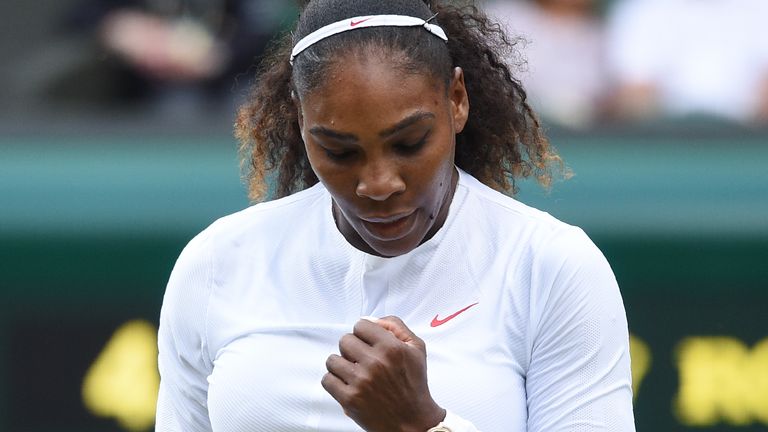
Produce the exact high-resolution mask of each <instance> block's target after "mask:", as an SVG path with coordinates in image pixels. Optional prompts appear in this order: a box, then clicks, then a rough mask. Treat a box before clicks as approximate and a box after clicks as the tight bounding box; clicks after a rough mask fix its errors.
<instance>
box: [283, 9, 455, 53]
mask: <svg viewBox="0 0 768 432" xmlns="http://www.w3.org/2000/svg"><path fill="white" fill-rule="evenodd" d="M433 18H434V16H433V17H432V18H430V19H429V20H426V21H425V20H423V19H421V18H416V17H411V16H405V15H371V16H359V17H354V18H346V19H343V20H341V21H337V22H335V23H333V24H328V25H327V26H325V27H321V28H319V29H317V30H315V31H313V32H312V33H310V34H308V35H307V36H305V37H304V38H302V39H301V40H300V41H299V42H298V43H297V44H296V46H294V47H293V51H292V52H291V58H290V60H289V61H290V62H291V64H293V59H295V58H296V56H297V55H299V54H300V53H301V52H302V51H304V50H305V49H307V48H309V47H311V46H312V45H314V44H316V43H318V42H320V41H321V40H323V39H325V38H328V37H331V36H333V35H337V34H339V33H343V32H345V31H349V30H357V29H361V28H367V27H424V28H425V29H426V30H427V31H429V32H430V33H432V34H433V35H435V36H437V37H439V38H440V39H442V40H444V41H446V42H447V41H448V36H447V35H446V34H445V31H443V29H442V28H440V26H437V25H435V24H430V23H429V21H430V20H432V19H433Z"/></svg>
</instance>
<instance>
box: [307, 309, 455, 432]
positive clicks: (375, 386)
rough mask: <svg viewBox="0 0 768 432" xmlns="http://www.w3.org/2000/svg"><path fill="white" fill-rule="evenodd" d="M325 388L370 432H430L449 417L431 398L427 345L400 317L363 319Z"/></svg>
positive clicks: (333, 358) (331, 364)
mask: <svg viewBox="0 0 768 432" xmlns="http://www.w3.org/2000/svg"><path fill="white" fill-rule="evenodd" d="M339 351H340V353H341V355H340V356H339V355H336V354H331V355H330V356H329V357H328V360H327V361H326V368H327V369H328V373H327V374H325V376H323V380H322V385H323V388H325V390H326V391H327V392H328V393H330V395H331V396H333V398H334V399H336V401H337V402H338V403H339V404H340V405H341V407H342V408H343V409H344V413H345V414H346V415H347V416H349V417H350V418H351V419H352V420H354V421H355V423H357V424H358V425H360V427H362V428H363V429H365V430H366V431H368V432H377V431H382V432H392V431H402V432H411V431H413V432H425V431H426V430H428V429H429V428H431V427H433V426H435V425H437V424H438V423H439V422H441V421H442V420H443V419H444V418H445V410H444V409H442V408H440V407H439V406H438V405H437V403H435V401H434V400H433V399H432V396H431V395H430V394H429V388H428V386H427V350H426V346H425V344H424V341H422V340H421V339H419V337H418V336H416V335H415V334H413V332H411V330H410V329H409V328H408V327H407V326H406V325H405V324H404V323H403V322H402V321H401V320H400V319H399V318H397V317H386V318H381V319H379V320H378V321H377V322H376V323H373V322H371V321H368V320H366V319H362V320H360V321H358V322H357V324H355V327H354V329H353V332H352V333H351V334H346V335H344V336H343V337H342V338H341V340H340V341H339Z"/></svg>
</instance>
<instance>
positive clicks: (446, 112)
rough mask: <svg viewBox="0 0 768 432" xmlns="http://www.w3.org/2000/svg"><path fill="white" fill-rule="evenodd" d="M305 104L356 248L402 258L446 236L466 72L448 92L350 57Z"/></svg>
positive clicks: (377, 59) (313, 146)
mask: <svg viewBox="0 0 768 432" xmlns="http://www.w3.org/2000/svg"><path fill="white" fill-rule="evenodd" d="M298 105H299V108H300V110H299V114H300V115H299V125H300V128H301V133H302V137H303V139H304V144H305V147H306V151H307V155H308V157H309V162H310V164H311V165H312V169H313V170H314V172H315V174H317V177H318V178H319V179H320V181H321V182H322V183H323V185H324V186H325V187H326V189H327V190H328V191H329V192H330V194H331V196H332V197H333V202H334V209H333V210H334V214H335V217H336V222H337V225H338V227H339V230H340V231H341V233H342V234H343V235H344V237H345V238H346V239H347V241H349V242H350V243H351V244H352V245H354V246H355V247H356V248H358V249H360V250H362V251H365V252H368V253H371V254H374V255H380V256H397V255H402V254H404V253H407V252H409V251H411V250H412V249H414V248H415V247H417V246H418V245H419V244H421V243H422V242H423V241H425V240H427V239H429V238H430V237H431V236H432V235H434V233H435V232H437V230H438V229H439V228H440V227H441V226H442V224H443V222H445V218H446V216H447V214H448V206H449V204H450V200H451V198H452V196H453V191H454V188H455V185H456V181H457V179H458V176H457V173H456V171H455V169H454V153H455V146H456V140H455V136H456V134H457V133H459V132H461V130H462V129H463V127H464V124H465V123H466V120H467V114H468V111H469V103H468V100H467V93H466V89H465V87H464V77H463V73H462V71H461V69H459V68H456V69H455V70H454V74H453V79H452V81H451V83H450V84H449V88H448V89H447V91H446V88H445V85H444V84H443V82H442V81H440V80H437V79H435V78H433V77H431V76H429V75H426V76H425V75H422V74H406V73H404V72H402V71H401V70H399V69H397V68H395V67H393V66H392V59H387V58H384V56H381V55H374V56H371V57H369V58H363V59H361V58H360V56H353V55H348V56H346V57H343V58H340V59H339V61H337V62H335V64H334V66H333V67H331V71H330V72H329V74H328V77H327V78H326V80H325V82H324V84H323V85H322V86H321V87H319V88H318V89H315V90H313V91H311V92H309V94H306V95H304V96H303V97H302V98H301V101H300V102H298Z"/></svg>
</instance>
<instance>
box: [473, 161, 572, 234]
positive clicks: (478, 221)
mask: <svg viewBox="0 0 768 432" xmlns="http://www.w3.org/2000/svg"><path fill="white" fill-rule="evenodd" d="M459 185H460V187H462V188H465V189H466V191H467V198H466V206H467V207H469V211H468V212H466V213H468V214H469V215H470V217H471V218H472V221H473V222H475V224H473V226H474V227H478V226H483V225H486V226H487V228H486V229H491V230H493V231H494V235H497V236H504V237H507V238H509V237H510V236H523V237H525V240H526V243H530V242H532V241H533V242H535V241H537V239H543V238H547V237H549V236H550V235H552V233H554V232H557V231H560V230H563V229H568V228H574V227H572V226H571V225H568V224H566V223H565V222H562V221H560V220H559V219H557V218H555V217H554V216H552V215H550V214H549V213H547V212H544V211H541V210H539V209H536V208H534V207H531V206H529V205H526V204H524V203H522V202H520V201H518V200H516V199H515V198H512V197H510V196H507V195H504V194H502V193H501V192H498V191H496V190H494V189H492V188H490V187H488V186H486V185H485V184H483V183H481V182H480V181H479V180H477V179H476V178H474V177H472V176H471V175H469V174H467V173H465V172H461V180H460V183H459Z"/></svg>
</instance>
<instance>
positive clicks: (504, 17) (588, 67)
mask: <svg viewBox="0 0 768 432" xmlns="http://www.w3.org/2000/svg"><path fill="white" fill-rule="evenodd" d="M597 3H598V2H597V1H596V0H530V1H509V0H506V1H505V0H502V1H495V2H490V3H489V4H487V6H486V8H487V11H488V13H489V15H493V16H495V17H496V18H497V19H498V20H499V21H500V22H501V23H502V25H505V26H506V28H507V30H508V32H509V33H510V34H511V35H513V36H522V37H523V38H524V39H525V40H527V41H529V42H530V44H529V45H528V46H527V47H526V49H525V56H526V58H527V63H528V67H527V72H526V73H525V74H524V75H522V76H521V77H520V78H521V80H522V82H523V85H524V86H525V89H526V90H527V91H528V95H529V98H530V101H531V103H532V104H533V105H534V107H535V108H536V109H537V110H538V111H539V113H540V114H541V115H542V116H543V117H544V118H545V119H546V120H550V121H552V122H554V123H558V124H561V125H565V126H570V127H583V126H588V125H590V124H591V123H592V122H593V121H594V120H595V118H596V117H597V116H599V115H600V112H601V107H602V105H603V101H604V100H605V95H606V91H607V89H608V83H607V80H606V71H605V68H604V64H605V63H604V59H603V29H602V25H601V22H600V20H599V17H598V13H597V6H598V5H597Z"/></svg>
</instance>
